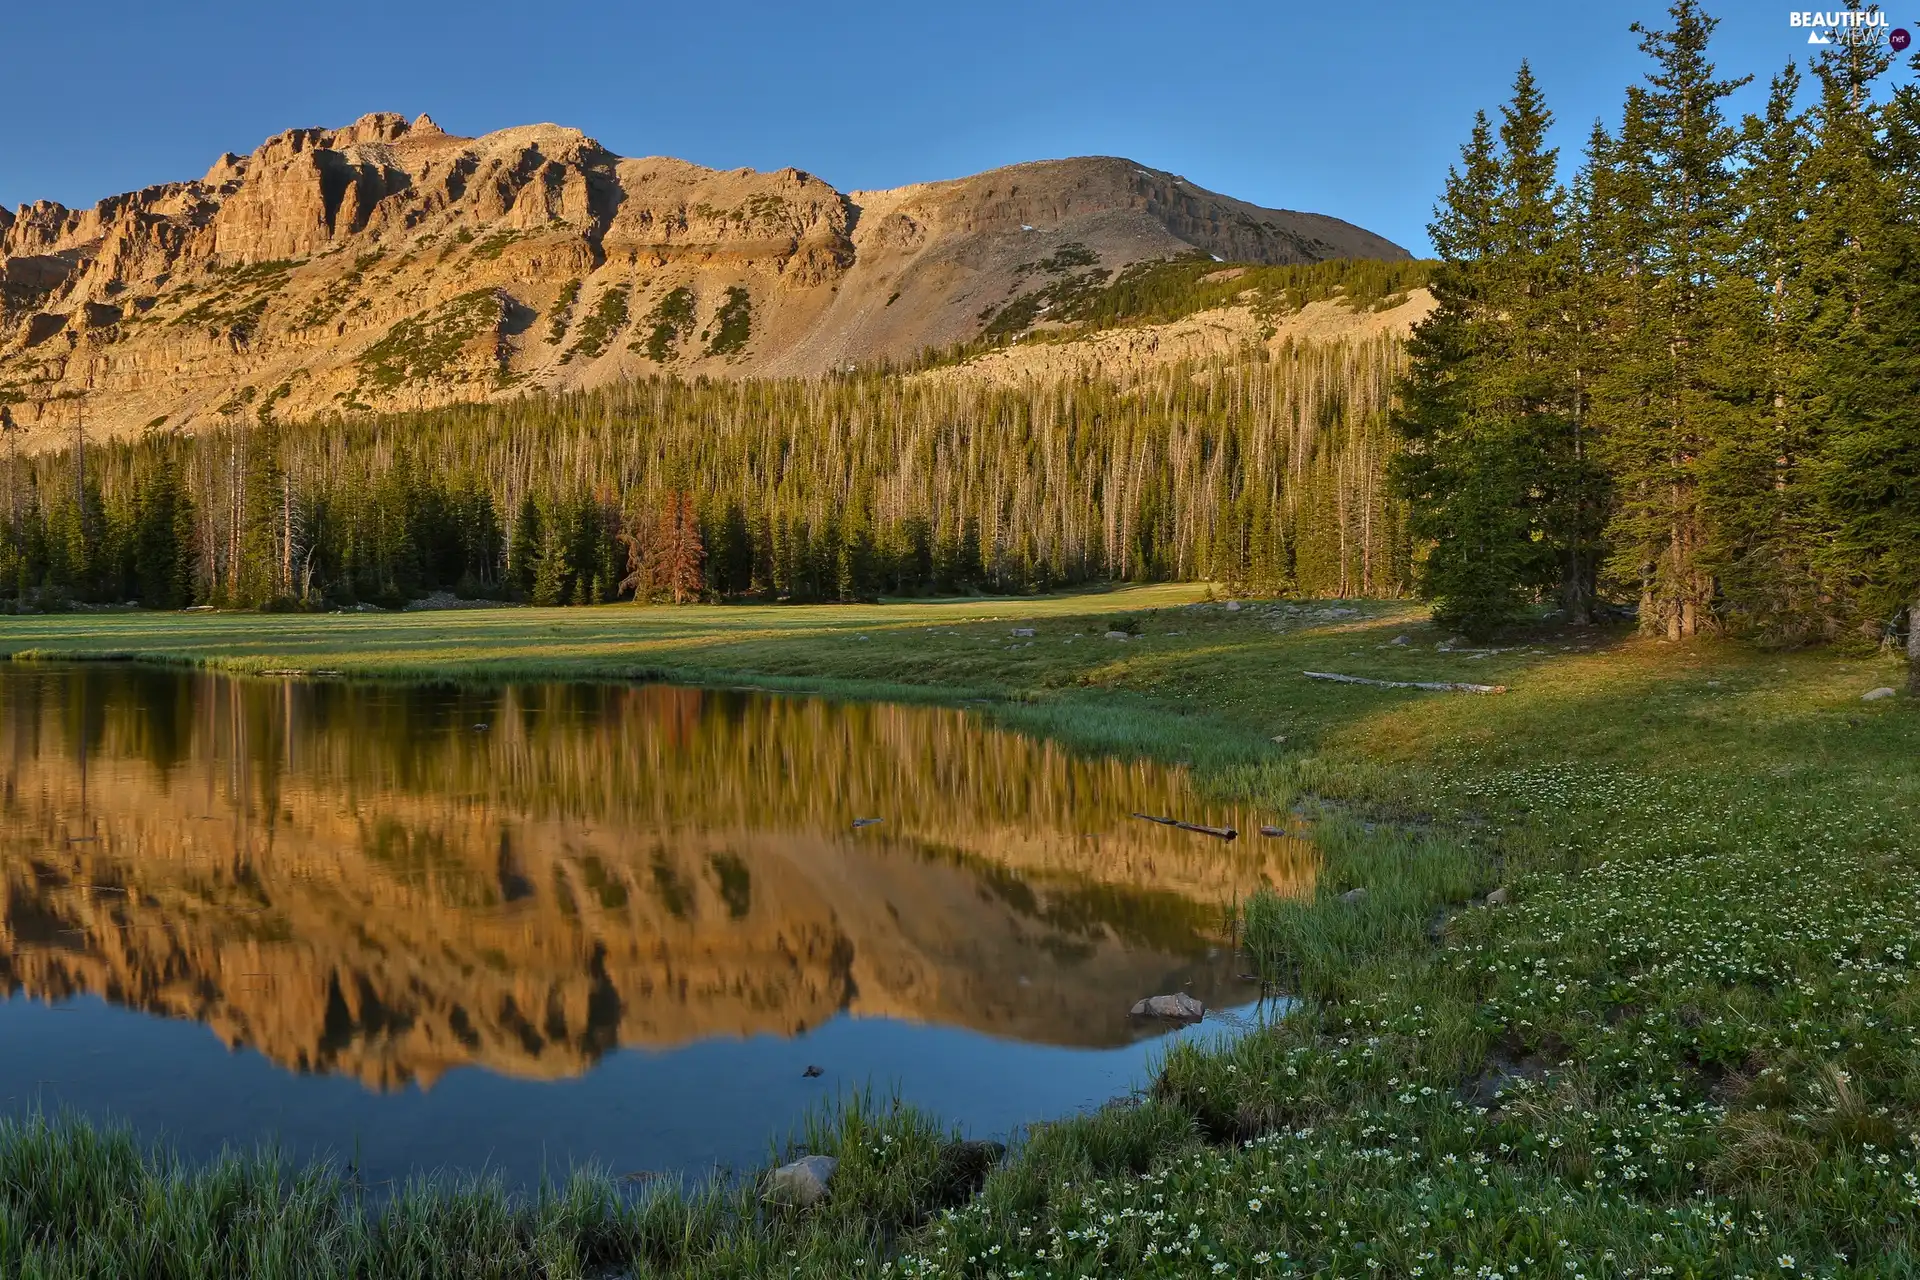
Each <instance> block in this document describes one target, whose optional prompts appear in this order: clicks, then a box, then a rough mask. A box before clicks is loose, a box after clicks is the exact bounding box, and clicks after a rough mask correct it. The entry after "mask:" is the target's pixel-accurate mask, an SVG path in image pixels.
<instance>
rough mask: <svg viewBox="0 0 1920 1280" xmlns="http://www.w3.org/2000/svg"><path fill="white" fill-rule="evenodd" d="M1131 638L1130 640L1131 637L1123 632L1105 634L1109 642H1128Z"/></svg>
mask: <svg viewBox="0 0 1920 1280" xmlns="http://www.w3.org/2000/svg"><path fill="white" fill-rule="evenodd" d="M1131 638H1132V637H1131V636H1129V635H1128V634H1127V633H1126V632H1124V631H1109V632H1107V639H1109V640H1128V639H1131Z"/></svg>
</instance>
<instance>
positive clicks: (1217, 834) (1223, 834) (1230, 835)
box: [1133, 813, 1240, 840]
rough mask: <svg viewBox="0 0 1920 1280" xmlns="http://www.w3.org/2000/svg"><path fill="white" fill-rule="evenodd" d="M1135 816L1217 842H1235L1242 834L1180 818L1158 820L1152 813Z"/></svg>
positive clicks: (1229, 829)
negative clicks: (1210, 838) (1212, 838)
mask: <svg viewBox="0 0 1920 1280" xmlns="http://www.w3.org/2000/svg"><path fill="white" fill-rule="evenodd" d="M1133 816H1134V817H1136V818H1139V819H1140V820H1141V821H1143V822H1157V823H1159V824H1160V825H1161V826H1163V827H1176V828H1178V829H1179V830H1181V831H1195V832H1198V833H1199V834H1201V835H1203V836H1212V837H1214V838H1215V839H1216V840H1233V839H1237V838H1238V837H1239V835H1240V833H1239V832H1238V831H1235V830H1234V829H1233V828H1232V827H1203V826H1201V825H1200V824H1199V823H1197V822H1182V821H1180V819H1178V818H1156V817H1155V816H1154V815H1153V814H1151V813H1136V814H1134V815H1133Z"/></svg>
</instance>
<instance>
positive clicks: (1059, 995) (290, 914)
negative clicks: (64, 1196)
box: [0, 666, 1315, 1184]
mask: <svg viewBox="0 0 1920 1280" xmlns="http://www.w3.org/2000/svg"><path fill="white" fill-rule="evenodd" d="M1135 812H1144V813H1155V814H1172V815H1177V816H1180V817H1183V818H1187V819H1189V820H1192V821H1197V822H1204V823H1208V824H1211V825H1232V826H1236V827H1238V828H1239V829H1240V830H1241V831H1251V830H1253V829H1254V828H1255V827H1257V826H1258V824H1260V823H1261V822H1272V821H1274V820H1275V818H1274V815H1270V814H1258V813H1249V812H1235V811H1231V810H1228V809H1224V808H1221V807H1219V806H1216V805H1209V804H1207V803H1204V802H1202V801H1200V800H1198V799H1196V798H1195V797H1194V795H1193V793H1192V790H1191V786H1190V784H1189V781H1188V779H1187V778H1186V776H1185V775H1184V773H1183V772H1182V771H1179V770H1169V769H1164V768H1161V767H1158V766H1150V765H1144V764H1137V763H1121V762H1116V761H1111V760H1090V759H1084V758H1081V757H1078V756H1075V755H1073V754H1071V753H1069V752H1067V751H1064V750H1062V749H1061V748H1059V747H1057V746H1054V745H1052V744H1050V743H1047V742H1044V741H1039V740H1036V739H1032V738H1027V737H1024V736H1021V735H1019V734H1015V733H1010V732H1007V731H1004V730H1001V729H996V728H993V727H991V726H989V725H987V724H985V723H983V722H982V721H980V720H978V719H977V718H975V717H973V716H971V715H969V714H967V713H965V712H961V711H955V710H950V709H936V708H925V707H899V706H887V705H866V704H839V703H833V702H828V701H823V700H818V699H807V698H785V697H776V696H771V695H760V694H750V693H725V692H722V693H715V692H707V691H698V690H689V689H677V688H669V687H664V686H646V687H624V686H604V685H526V686H513V687H508V688H505V689H501V690H494V691H475V690H452V689H437V688H404V687H393V686H378V685H375V686H357V685H348V684H328V683H319V684H301V683H290V682H278V681H268V680H237V679H232V678H227V677H220V676H209V675H199V674H182V673H175V672H167V671H156V670H146V669H140V668H131V667H129V668H100V667H95V668H77V669H58V668H42V669H36V668H24V669H22V668H14V669H8V668H6V667H4V666H0V1111H4V1112H9V1113H18V1112H22V1111H25V1110H27V1109H29V1108H32V1107H36V1106H37V1107H39V1108H41V1109H43V1110H46V1111H53V1110H57V1109H60V1108H70V1109H74V1110H79V1111H83V1112H85V1113H88V1114H91V1115H100V1116H113V1117H117V1118H120V1119H123V1120H126V1121H129V1122H131V1123H132V1124H133V1125H134V1126H135V1127H136V1128H137V1129H138V1130H139V1131H140V1132H141V1133H143V1134H146V1135H150V1136H161V1135H164V1136H166V1137H167V1138H169V1139H171V1140H172V1141H173V1142H174V1143H176V1144H177V1145H178V1146H179V1147H180V1148H181V1149H182V1150H183V1151H184V1152H186V1153H187V1154H190V1155H204V1154H208V1153H211V1152H212V1151H214V1150H217V1149H218V1148H219V1147H220V1146H221V1145H222V1144H226V1143H235V1144H247V1145H251V1144H253V1143H255V1142H258V1141H262V1140H266V1139H272V1140H275V1141H277V1142H279V1143H281V1144H282V1145H283V1146H284V1147H286V1148H287V1149H289V1150H291V1151H293V1152H296V1153H299V1154H302V1155H312V1154H331V1155H335V1156H340V1157H344V1158H351V1159H354V1160H357V1162H358V1163H359V1166H360V1168H361V1169H362V1170H363V1172H364V1173H365V1174H366V1176H368V1177H369V1178H371V1179H374V1180H376V1181H378V1180H382V1179H387V1178H397V1177H404V1176H405V1175H407V1174H408V1173H410V1172H413V1171H418V1170H430V1169H436V1168H462V1169H473V1168H479V1167H482V1166H485V1167H490V1168H494V1169H497V1170H500V1171H501V1172H502V1173H503V1174H504V1175H505V1176H506V1177H507V1178H508V1179H509V1180H510V1181H512V1182H515V1183H522V1184H524V1183H526V1182H529V1181H531V1180H533V1179H535V1178H537V1177H538V1176H539V1175H540V1173H541V1172H542V1171H543V1170H550V1171H560V1170H564V1169H565V1168H567V1167H568V1166H569V1165H572V1164H578V1163H584V1162H589V1161H592V1162H597V1163H600V1164H603V1165H606V1166H609V1167H611V1168H612V1169H613V1170H614V1171H615V1172H629V1171H640V1170H648V1171H663V1170H699V1169H705V1168H711V1167H712V1166H714V1165H715V1164H720V1165H733V1166H751V1165H754V1164H756V1163H758V1162H759V1161H761V1160H763V1159H764V1158H765V1157H766V1156H767V1155H768V1152H769V1143H770V1142H771V1141H772V1140H774V1139H777V1138H780V1137H783V1136H785V1135H786V1134H788V1133H790V1132H791V1131H793V1129H794V1127H795V1126H796V1125H797V1123H798V1122H799V1120H800V1118H801V1117H802V1116H803V1115H804V1113H805V1112H806V1111H807V1109H808V1108H809V1107H812V1106H816V1105H818V1104H819V1103H820V1102H821V1101H823V1100H825V1099H830V1098H832V1097H833V1096H835V1094H836V1093H839V1092H844V1091H845V1090H848V1089H851V1088H857V1087H861V1086H867V1085H872V1086H874V1087H877V1088H879V1089H881V1090H885V1091H895V1090H897V1091H898V1092H899V1093H900V1094H901V1095H902V1096H903V1097H905V1098H907V1099H909V1100H911V1101H914V1102H917V1103H921V1104H923V1105H925V1106H927V1107H929V1108H931V1109H933V1110H934V1111H935V1112H937V1113H938V1114H940V1115H941V1116H942V1117H944V1118H946V1119H948V1120H950V1121H953V1122H956V1123H959V1124H960V1125H962V1126H963V1127H964V1128H966V1129H967V1130H968V1131H969V1132H970V1133H972V1134H975V1135H980V1136H991V1135H1003V1134H1005V1133H1007V1132H1009V1131H1011V1130H1012V1129H1014V1128H1016V1127H1017V1126H1019V1125H1021V1124H1024V1123H1027V1122H1029V1121H1033V1120H1038V1119H1044V1118H1047V1117H1050V1116H1056V1115H1060V1114H1062V1113H1065V1112H1068V1111H1072V1110H1075V1109H1077V1108H1080V1107H1084V1106H1089V1105H1095V1104H1098V1103H1099V1102H1101V1101H1103V1100H1105V1099H1106V1098H1109V1097H1111V1096H1113V1095H1115V1094H1117V1093H1122V1092H1125V1091H1126V1090H1127V1089H1128V1088H1130V1087H1134V1086H1136V1085H1138V1084H1140V1083H1142V1082H1143V1081H1144V1079H1145V1077H1146V1074H1147V1071H1148V1069H1149V1067H1150V1064H1151V1061H1152V1059H1153V1058H1154V1057H1155V1056H1156V1055H1157V1054H1158V1053H1160V1052H1163V1051H1164V1048H1165V1045H1166V1043H1167V1042H1166V1039H1165V1038H1164V1037H1158V1038H1156V1036H1155V1033H1154V1031H1153V1029H1151V1028H1148V1027H1143V1026H1140V1025H1137V1024H1134V1023H1132V1022H1130V1020H1129V1019H1128V1017H1127V1009H1128V1007H1129V1006H1130V1005H1131V1004H1132V1003H1133V1001H1134V1000H1136V999H1138V998H1139V997H1141V996H1144V995H1150V994H1155V993H1158V992H1165V991H1175V990H1180V989H1182V988H1184V989H1186V990H1189V991H1191V992H1193V993H1194V994H1195V995H1197V996H1199V997H1200V998H1202V999H1204V1000H1205V1001H1207V1003H1208V1005H1209V1006H1210V1007H1213V1006H1221V1007H1225V1008H1229V1009H1232V1008H1235V1007H1239V1006H1245V1005H1246V1004H1247V1003H1248V1002H1250V1001H1251V1000H1252V999H1253V998H1254V996H1255V995H1256V994H1257V993H1255V992H1254V991H1252V990H1251V989H1249V988H1248V987H1247V986H1246V985H1245V984H1243V983H1241V982H1240V981H1239V980H1238V977H1237V974H1236V970H1237V969H1238V968H1239V967H1240V965H1239V963H1238V962H1237V961H1236V959H1235V957H1234V956H1233V955H1232V954H1231V948H1230V946H1228V945H1227V943H1226V941H1225V939H1223V937H1222V923H1223V920H1224V918H1225V908H1226V907H1227V905H1228V904H1229V903H1231V902H1233V901H1235V900H1236V899H1238V898H1240V897H1242V896H1244V895H1245V894H1247V893H1248V892H1250V891H1252V890H1253V889H1254V888H1256V887H1258V886H1259V885H1261V884H1268V885H1272V886H1274V887H1275V888H1277V889H1279V890H1280V891H1282V892H1306V891H1308V890H1310V888H1311V884H1312V877H1313V874H1314V866H1315V860H1314V857H1313V854H1312V850H1311V849H1310V847H1309V846H1307V845H1306V844H1305V843H1303V842H1301V841H1298V840H1294V839H1263V838H1260V837H1258V836H1255V837H1253V838H1251V839H1249V838H1246V837H1244V836H1243V837H1242V838H1241V839H1239V840H1237V841H1234V842H1232V843H1231V844H1228V843H1223V842H1220V841H1216V840H1212V839H1209V838H1207V837H1205V836H1197V835H1192V834H1189V833H1185V832H1179V831H1172V830H1168V829H1166V828H1163V827H1158V826H1155V825H1152V824H1150V823H1146V822H1141V821H1139V820H1137V819H1134V818H1132V817H1130V816H1129V815H1130V814H1132V813H1135ZM872 818H878V819H880V821H878V822H872V823H866V824H862V825H856V822H857V820H859V819H872ZM1231 1023H1232V1018H1231V1017H1230V1018H1229V1019H1227V1020H1226V1022H1225V1023H1216V1022H1215V1021H1213V1020H1212V1019H1210V1020H1209V1021H1208V1023H1206V1024H1204V1025H1203V1027H1202V1028H1200V1029H1197V1030H1196V1031H1193V1032H1185V1033H1182V1034H1188V1035H1196V1034H1197V1035H1209V1034H1220V1031H1219V1030H1218V1028H1219V1027H1221V1026H1223V1025H1225V1026H1230V1025H1231ZM811 1066H817V1067H819V1068H820V1069H821V1071H820V1074H819V1075H818V1076H817V1077H812V1078H809V1077H807V1076H806V1075H805V1074H804V1072H805V1070H806V1069H807V1068H808V1067H811Z"/></svg>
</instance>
